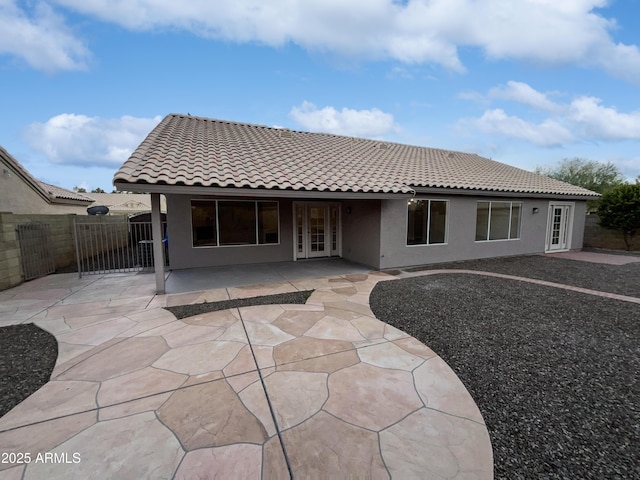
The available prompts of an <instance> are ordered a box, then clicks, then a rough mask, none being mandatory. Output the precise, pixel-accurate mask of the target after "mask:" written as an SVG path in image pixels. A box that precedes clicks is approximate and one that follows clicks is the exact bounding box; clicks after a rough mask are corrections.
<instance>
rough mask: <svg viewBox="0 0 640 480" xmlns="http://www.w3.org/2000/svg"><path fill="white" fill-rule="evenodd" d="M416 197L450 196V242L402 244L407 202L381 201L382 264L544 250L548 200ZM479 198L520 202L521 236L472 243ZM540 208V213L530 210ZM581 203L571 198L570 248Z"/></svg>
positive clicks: (577, 239)
mask: <svg viewBox="0 0 640 480" xmlns="http://www.w3.org/2000/svg"><path fill="white" fill-rule="evenodd" d="M420 198H431V199H435V200H449V212H448V241H447V243H446V244H442V245H419V246H418V245H415V246H407V245H406V231H407V223H406V222H407V202H406V200H384V201H383V202H382V214H381V242H380V243H381V248H380V256H381V258H380V267H379V268H383V269H384V268H393V267H405V266H411V265H421V264H430V263H441V262H450V261H456V260H469V259H476V258H488V257H499V256H508V255H523V254H532V253H541V252H544V250H545V236H546V229H547V212H548V207H549V201H548V200H539V199H518V198H504V197H498V198H492V197H463V196H457V197H447V196H437V195H429V196H424V197H420ZM478 200H492V201H506V200H511V201H522V202H523V208H522V223H521V230H520V238H519V239H515V240H499V241H490V242H476V241H475V228H476V205H477V201H478ZM534 208H538V213H533V209H534ZM584 215H585V202H575V211H574V231H573V235H572V240H571V248H572V249H579V248H582V238H583V230H584Z"/></svg>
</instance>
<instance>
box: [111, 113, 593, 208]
mask: <svg viewBox="0 0 640 480" xmlns="http://www.w3.org/2000/svg"><path fill="white" fill-rule="evenodd" d="M114 182H125V183H140V184H156V185H190V186H205V187H208V186H215V187H240V188H266V189H285V190H299V191H322V192H368V193H412V192H413V191H414V189H415V188H417V187H434V188H456V189H470V190H487V191H495V192H520V193H535V194H554V195H571V196H585V197H593V196H596V195H597V194H595V193H594V192H591V191H589V190H586V189H584V188H581V187H576V186H573V185H569V184H567V183H564V182H560V181H558V180H554V179H551V178H549V177H545V176H542V175H538V174H535V173H532V172H527V171H525V170H521V169H519V168H516V167H512V166H509V165H505V164H503V163H499V162H496V161H493V160H490V159H488V158H483V157H480V156H478V155H475V154H470V153H462V152H453V151H447V150H439V149H435V148H427V147H417V146H411V145H402V144H398V143H389V142H382V141H377V140H367V139H362V138H353V137H345V136H339V135H331V134H324V133H308V132H298V131H291V130H284V129H278V128H270V127H265V126H258V125H251V124H244V123H235V122H228V121H221V120H213V119H207V118H201V117H192V116H185V115H178V114H171V115H168V116H167V117H165V118H164V119H163V120H162V122H160V124H158V126H157V127H156V128H155V129H154V130H153V131H152V132H151V133H150V134H149V135H148V136H147V138H146V139H145V140H144V141H143V142H142V144H140V146H139V147H138V148H137V149H136V150H135V152H133V154H132V155H131V157H130V158H129V159H128V160H127V161H126V162H125V163H124V164H123V165H122V167H121V168H120V170H118V172H116V174H115V177H114ZM124 188H126V187H124Z"/></svg>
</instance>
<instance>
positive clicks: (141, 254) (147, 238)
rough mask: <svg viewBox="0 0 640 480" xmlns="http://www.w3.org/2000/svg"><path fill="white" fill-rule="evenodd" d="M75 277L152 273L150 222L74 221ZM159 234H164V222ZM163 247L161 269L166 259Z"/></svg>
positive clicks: (166, 262) (166, 261)
mask: <svg viewBox="0 0 640 480" xmlns="http://www.w3.org/2000/svg"><path fill="white" fill-rule="evenodd" d="M74 230H75V242H76V258H77V260H78V275H79V276H82V274H99V273H115V272H138V271H142V270H149V271H150V270H152V269H153V237H152V234H151V222H126V223H125V222H122V223H106V222H104V223H103V222H93V223H87V222H78V221H77V220H76V221H75V224H74ZM161 231H163V232H165V231H166V222H163V223H162V229H161ZM163 243H164V245H165V252H164V253H165V255H164V257H165V266H166V265H168V255H167V250H166V241H165V242H163Z"/></svg>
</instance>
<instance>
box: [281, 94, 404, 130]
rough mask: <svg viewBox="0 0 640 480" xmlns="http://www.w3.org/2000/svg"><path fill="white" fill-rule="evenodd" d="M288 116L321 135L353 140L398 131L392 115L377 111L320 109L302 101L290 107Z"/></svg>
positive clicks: (375, 109) (374, 109)
mask: <svg viewBox="0 0 640 480" xmlns="http://www.w3.org/2000/svg"><path fill="white" fill-rule="evenodd" d="M289 116H290V117H291V118H293V119H294V120H295V121H296V122H298V123H299V124H300V125H302V126H303V127H304V128H306V129H308V130H311V131H314V132H323V133H334V134H338V135H347V136H353V137H370V138H376V137H380V136H382V135H384V134H386V133H389V132H391V131H393V130H395V129H397V127H396V126H395V124H394V121H393V115H391V114H390V113H385V112H383V111H381V110H378V109H377V108H372V109H370V110H353V109H350V108H343V109H342V110H340V111H338V110H336V109H335V108H333V107H324V108H321V109H319V108H318V107H316V106H315V105H314V104H313V103H310V102H307V101H304V102H302V105H301V106H300V107H293V108H292V109H291V111H290V112H289Z"/></svg>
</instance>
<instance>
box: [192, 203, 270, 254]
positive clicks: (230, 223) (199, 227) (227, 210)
mask: <svg viewBox="0 0 640 480" xmlns="http://www.w3.org/2000/svg"><path fill="white" fill-rule="evenodd" d="M191 225H192V236H193V246H194V247H215V246H227V245H265V244H274V243H278V242H279V241H280V235H279V230H278V225H279V221H278V202H262V201H243V200H192V201H191Z"/></svg>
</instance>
